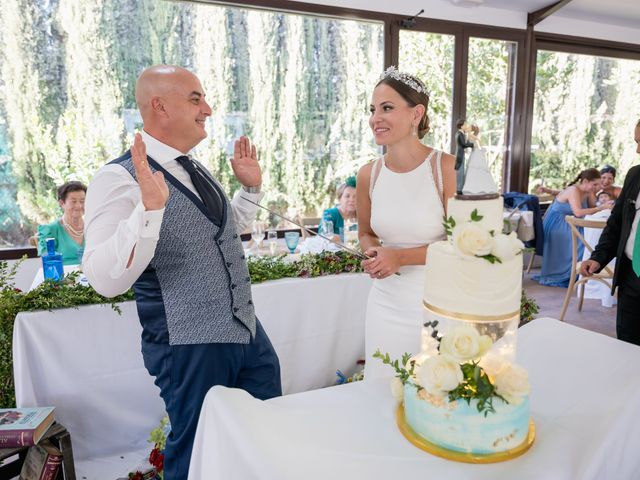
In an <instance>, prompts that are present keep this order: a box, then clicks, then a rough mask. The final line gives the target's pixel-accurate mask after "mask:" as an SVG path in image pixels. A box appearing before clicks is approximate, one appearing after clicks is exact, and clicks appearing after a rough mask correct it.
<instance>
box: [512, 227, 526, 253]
mask: <svg viewBox="0 0 640 480" xmlns="http://www.w3.org/2000/svg"><path fill="white" fill-rule="evenodd" d="M508 237H509V240H511V248H513V253H514V255H517V254H519V253H520V252H522V250H523V249H524V243H522V241H521V240H520V239H519V238H518V235H516V232H511V233H510V234H509V235H508Z"/></svg>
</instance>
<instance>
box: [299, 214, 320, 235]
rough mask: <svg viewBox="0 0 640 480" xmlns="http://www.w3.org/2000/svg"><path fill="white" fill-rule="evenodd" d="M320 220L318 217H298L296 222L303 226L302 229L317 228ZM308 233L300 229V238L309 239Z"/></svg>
mask: <svg viewBox="0 0 640 480" xmlns="http://www.w3.org/2000/svg"><path fill="white" fill-rule="evenodd" d="M320 220H322V219H321V218H320V217H303V216H298V217H297V218H296V221H297V222H298V223H299V224H300V225H302V226H304V227H308V228H309V227H317V226H318V225H320ZM309 236H310V235H309V233H308V232H307V231H306V230H305V229H304V228H303V229H302V238H307V237H309Z"/></svg>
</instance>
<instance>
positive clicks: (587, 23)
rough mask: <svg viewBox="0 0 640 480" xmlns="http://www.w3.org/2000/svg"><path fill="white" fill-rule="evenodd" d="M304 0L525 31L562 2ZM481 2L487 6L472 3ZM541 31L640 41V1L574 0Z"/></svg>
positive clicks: (550, 17) (534, 0)
mask: <svg viewBox="0 0 640 480" xmlns="http://www.w3.org/2000/svg"><path fill="white" fill-rule="evenodd" d="M302 1H304V2H305V3H316V4H321V5H333V6H338V7H343V8H352V9H356V10H370V11H374V12H384V13H393V14H397V15H407V17H409V16H411V15H415V14H416V12H418V11H419V10H420V9H424V10H425V13H423V14H422V16H424V17H428V18H434V19H441V20H451V21H460V22H466V23H478V24H481V25H494V26H499V27H510V28H518V29H525V28H526V27H527V13H530V12H534V11H536V10H539V9H541V8H544V7H546V6H548V5H551V4H553V3H555V1H556V0H393V1H390V0H302ZM249 3H250V2H249ZM477 3H481V5H480V6H468V5H470V4H471V5H474V4H477ZM465 4H466V5H467V7H465V6H464V5H465ZM535 30H536V31H541V32H548V33H559V34H565V35H572V36H577V37H587V38H600V39H603V40H611V41H617V42H625V43H631V44H638V45H640V0H572V1H571V2H570V3H569V4H567V5H566V6H564V7H563V8H561V9H560V10H558V11H557V12H556V13H554V14H553V15H551V16H549V17H548V18H546V19H545V20H543V21H542V22H540V23H539V24H537V25H536V26H535ZM639 48H640V47H639Z"/></svg>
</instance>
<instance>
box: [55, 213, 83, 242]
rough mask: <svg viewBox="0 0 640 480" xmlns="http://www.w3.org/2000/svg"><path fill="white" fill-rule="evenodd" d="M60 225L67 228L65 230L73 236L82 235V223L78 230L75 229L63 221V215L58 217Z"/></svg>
mask: <svg viewBox="0 0 640 480" xmlns="http://www.w3.org/2000/svg"><path fill="white" fill-rule="evenodd" d="M60 222H61V223H62V226H63V227H64V228H66V229H67V231H68V232H69V233H70V234H71V235H72V236H74V237H82V236H83V235H84V224H83V225H82V226H81V227H80V229H79V230H76V229H75V228H73V227H72V226H71V224H70V223H69V222H67V221H65V219H64V216H63V217H62V218H61V219H60Z"/></svg>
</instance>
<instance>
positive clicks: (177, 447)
mask: <svg viewBox="0 0 640 480" xmlns="http://www.w3.org/2000/svg"><path fill="white" fill-rule="evenodd" d="M256 323H257V325H256V336H255V338H253V339H251V342H250V343H249V344H236V343H212V344H197V345H168V344H157V343H149V342H145V341H143V342H142V356H143V358H144V364H145V367H146V368H147V370H148V371H149V373H150V374H151V375H152V376H154V377H155V384H156V385H157V386H158V387H159V388H160V396H161V397H162V399H163V400H164V403H165V406H166V409H167V413H168V414H169V420H170V422H171V433H170V434H169V436H168V438H167V445H166V448H165V460H164V478H165V480H186V479H187V476H188V473H189V461H190V459H191V450H192V449H193V440H194V437H195V434H196V428H197V426H198V418H199V416H200V409H201V407H202V402H203V400H204V397H205V395H206V394H207V392H208V391H209V389H210V388H211V387H213V386H214V385H224V386H226V387H233V388H241V389H243V390H246V391H247V392H249V393H250V394H251V395H253V396H254V397H256V398H259V399H261V400H266V399H268V398H272V397H277V396H280V395H282V387H281V383H280V364H279V361H278V356H277V354H276V352H275V350H274V349H273V346H272V345H271V342H270V340H269V337H267V334H266V333H265V331H264V329H263V328H262V325H261V324H260V322H259V321H256Z"/></svg>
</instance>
